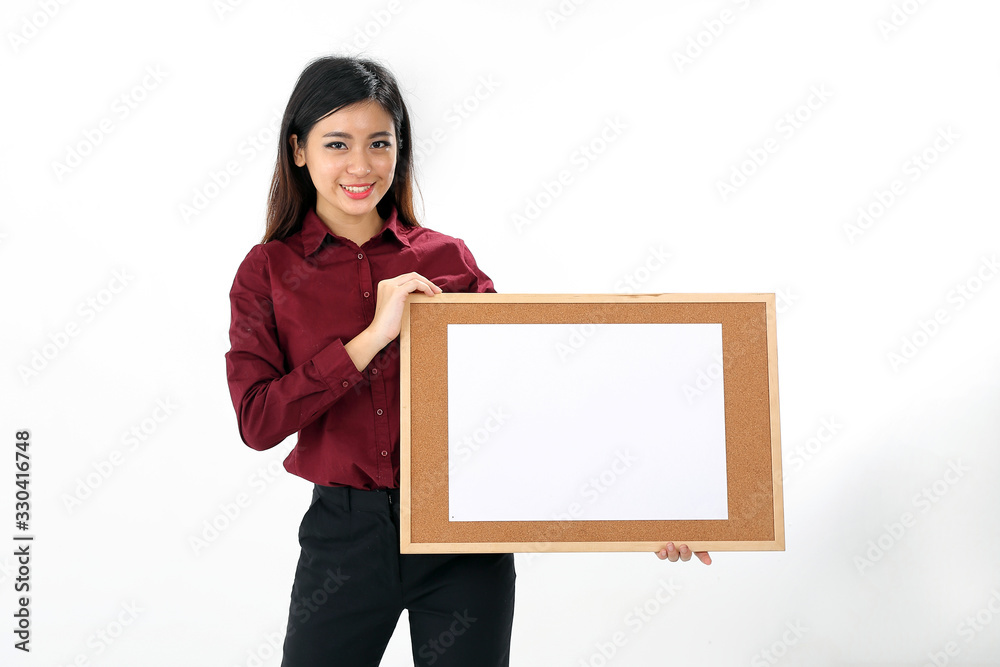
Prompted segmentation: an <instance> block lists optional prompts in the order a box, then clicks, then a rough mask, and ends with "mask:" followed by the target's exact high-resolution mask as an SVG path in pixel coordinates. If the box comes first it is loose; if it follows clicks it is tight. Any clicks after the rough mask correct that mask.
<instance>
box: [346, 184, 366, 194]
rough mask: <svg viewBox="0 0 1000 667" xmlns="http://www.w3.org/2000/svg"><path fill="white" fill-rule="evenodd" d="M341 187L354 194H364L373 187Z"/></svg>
mask: <svg viewBox="0 0 1000 667" xmlns="http://www.w3.org/2000/svg"><path fill="white" fill-rule="evenodd" d="M340 187H342V188H344V189H345V190H347V191H348V192H352V193H354V194H361V193H362V192H364V191H365V190H367V189H368V188H370V187H371V186H370V185H341V186H340Z"/></svg>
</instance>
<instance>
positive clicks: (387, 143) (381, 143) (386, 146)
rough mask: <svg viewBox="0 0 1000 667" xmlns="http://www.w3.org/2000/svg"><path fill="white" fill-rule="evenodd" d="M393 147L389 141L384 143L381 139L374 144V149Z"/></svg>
mask: <svg viewBox="0 0 1000 667" xmlns="http://www.w3.org/2000/svg"><path fill="white" fill-rule="evenodd" d="M391 145H392V144H390V143H389V142H388V141H382V140H381V139H380V140H378V141H373V142H372V148H389V146H391Z"/></svg>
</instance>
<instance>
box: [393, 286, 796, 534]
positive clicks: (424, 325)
mask: <svg viewBox="0 0 1000 667" xmlns="http://www.w3.org/2000/svg"><path fill="white" fill-rule="evenodd" d="M468 323H476V324H525V323H562V324H575V325H586V324H604V323H608V324H617V323H677V324H680V323H712V324H718V325H720V326H721V338H722V342H721V346H722V362H723V363H722V364H721V369H720V370H721V371H722V373H721V379H722V380H723V384H724V386H723V388H722V390H723V391H724V397H725V400H724V404H725V408H724V410H725V458H726V467H725V475H726V483H727V494H728V495H727V496H726V502H727V503H728V514H727V517H726V518H725V519H711V520H682V519H671V520H649V519H637V520H610V521H609V520H575V519H574V518H573V516H566V517H561V518H558V519H555V518H554V519H553V520H549V521H533V520H532V521H452V520H450V519H449V507H448V505H449V487H448V484H447V482H448V475H449V470H448V465H449V458H448V455H449V454H448V446H449V445H448V414H447V412H448V410H447V405H448V403H447V396H448V377H449V374H448V368H447V363H448V333H447V331H448V329H447V325H448V324H468ZM775 336H776V324H775V299H774V294H636V295H620V294H439V295H435V296H434V297H427V296H424V295H410V297H409V298H408V299H407V303H406V306H405V308H404V313H403V321H402V330H401V335H400V349H401V355H402V356H401V383H400V392H401V393H400V417H401V456H400V466H401V470H400V474H401V507H400V517H401V529H400V532H401V539H400V549H401V552H402V553H476V552H494V553H502V552H535V551H537V552H568V551H658V550H660V549H662V548H664V546H665V545H666V543H667V542H668V541H672V542H674V543H675V544H687V545H688V546H689V547H691V549H692V550H696V551H705V550H708V551H761V550H784V518H783V505H782V488H781V443H780V428H779V416H778V378H777V368H778V366H777V342H776V337H775ZM442 401H443V402H442ZM442 489H443V493H442ZM642 492H643V493H645V491H642ZM660 492H662V490H661V489H652V490H650V493H660ZM498 502H503V499H498Z"/></svg>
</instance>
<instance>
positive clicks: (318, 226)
mask: <svg viewBox="0 0 1000 667" xmlns="http://www.w3.org/2000/svg"><path fill="white" fill-rule="evenodd" d="M406 232H407V228H406V227H404V226H403V225H402V224H401V223H400V222H399V216H398V215H397V214H396V207H395V206H393V207H392V211H390V213H389V217H388V218H386V220H385V223H384V224H383V225H382V228H381V229H380V230H379V231H378V233H376V234H375V236H373V237H372V238H375V237H377V236H392V237H394V238H395V239H396V240H397V241H399V242H400V243H401V244H403V245H404V246H406V247H409V246H410V240H409V239H408V238H407V234H406ZM327 236H329V237H330V238H331V239H334V240H339V239H340V237H339V236H336V235H335V234H334V233H333V232H331V231H330V228H329V227H327V226H326V223H324V222H323V221H322V220H321V219H320V217H319V216H318V215H316V209H315V208H311V209H309V211H308V212H307V213H306V217H305V219H304V220H303V221H302V250H303V251H304V252H305V254H306V256H308V255H311V254H313V253H314V252H316V251H317V250H319V248H320V246H322V245H323V241H324V240H326V237H327Z"/></svg>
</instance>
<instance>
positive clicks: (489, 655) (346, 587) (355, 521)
mask: <svg viewBox="0 0 1000 667" xmlns="http://www.w3.org/2000/svg"><path fill="white" fill-rule="evenodd" d="M299 544H300V546H301V547H302V551H301V554H300V556H299V562H298V565H297V567H296V569H295V581H294V583H293V585H292V596H291V605H290V607H289V612H288V629H287V631H286V633H285V643H284V655H283V658H282V661H281V665H282V667H334V666H336V667H374V666H376V665H378V664H379V661H380V660H381V658H382V654H383V653H384V652H385V647H386V645H387V644H388V643H389V639H390V637H391V636H392V632H393V630H394V629H395V627H396V623H397V621H398V620H399V615H400V613H402V611H403V609H407V610H409V618H410V640H411V642H412V645H413V661H414V664H416V665H420V666H425V665H426V666H429V665H435V666H437V667H453V666H456V667H457V666H459V665H461V666H463V667H470V666H475V667H501V666H502V667H506V666H507V665H508V663H509V659H510V634H511V623H512V621H513V616H514V579H515V574H514V556H513V554H457V555H453V554H448V555H438V554H400V553H399V491H398V490H397V489H391V490H388V491H387V490H378V491H362V490H359V489H351V488H346V487H329V486H320V485H316V486H315V488H314V489H313V497H312V503H311V504H310V505H309V509H308V510H306V513H305V516H303V517H302V523H301V525H300V526H299Z"/></svg>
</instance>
